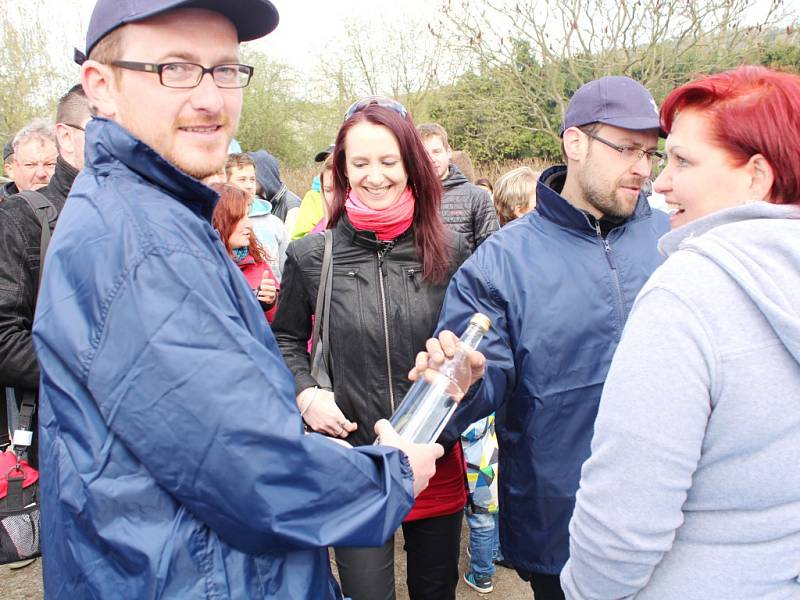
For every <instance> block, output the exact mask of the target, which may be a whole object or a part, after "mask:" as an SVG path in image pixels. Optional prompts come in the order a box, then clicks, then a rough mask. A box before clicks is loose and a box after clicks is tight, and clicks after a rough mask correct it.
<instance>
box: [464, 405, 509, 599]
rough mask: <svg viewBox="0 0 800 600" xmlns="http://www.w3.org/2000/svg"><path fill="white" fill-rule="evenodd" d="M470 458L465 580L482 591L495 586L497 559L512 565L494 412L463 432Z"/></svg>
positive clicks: (467, 459) (465, 454)
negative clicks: (500, 496) (507, 556)
mask: <svg viewBox="0 0 800 600" xmlns="http://www.w3.org/2000/svg"><path fill="white" fill-rule="evenodd" d="M461 444H462V446H463V447H464V458H465V459H466V462H467V484H468V487H469V503H468V505H467V508H466V514H467V525H468V526H469V556H470V561H469V570H468V571H467V572H466V573H464V581H465V582H466V584H467V585H468V586H470V587H471V588H472V589H474V590H476V591H477V592H479V593H481V594H488V593H489V592H491V591H492V590H493V589H494V585H493V584H492V577H493V576H494V574H495V567H494V565H495V563H497V564H501V565H502V566H509V565H508V564H506V563H505V561H504V560H503V553H502V552H501V550H500V537H499V530H498V517H499V510H498V509H499V507H498V502H497V476H498V466H497V434H496V433H495V428H494V414H491V415H489V416H488V417H484V418H483V419H481V420H480V421H476V422H475V423H473V424H472V425H470V426H469V427H468V428H467V430H466V431H465V432H464V433H462V434H461Z"/></svg>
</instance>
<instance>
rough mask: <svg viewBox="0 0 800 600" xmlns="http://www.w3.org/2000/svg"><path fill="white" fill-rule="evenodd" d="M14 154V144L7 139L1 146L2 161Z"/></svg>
mask: <svg viewBox="0 0 800 600" xmlns="http://www.w3.org/2000/svg"><path fill="white" fill-rule="evenodd" d="M12 154H14V146H13V144H12V143H11V141H10V140H9V142H8V143H7V144H6V145H5V146H3V162H5V161H7V160H8V157H9V156H11V155H12Z"/></svg>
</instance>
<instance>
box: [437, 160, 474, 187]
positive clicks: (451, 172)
mask: <svg viewBox="0 0 800 600" xmlns="http://www.w3.org/2000/svg"><path fill="white" fill-rule="evenodd" d="M465 183H469V181H467V178H466V177H465V176H464V174H463V173H462V172H461V169H459V168H458V167H457V166H455V165H454V164H453V163H450V166H449V167H448V168H447V177H445V178H444V181H442V186H443V187H444V189H446V190H449V189H450V188H454V187H456V186H458V185H463V184H465Z"/></svg>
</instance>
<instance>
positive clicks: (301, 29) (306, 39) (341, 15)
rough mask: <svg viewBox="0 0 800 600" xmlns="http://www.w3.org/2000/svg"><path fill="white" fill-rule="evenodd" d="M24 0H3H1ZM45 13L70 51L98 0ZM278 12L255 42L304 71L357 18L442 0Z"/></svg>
mask: <svg viewBox="0 0 800 600" xmlns="http://www.w3.org/2000/svg"><path fill="white" fill-rule="evenodd" d="M6 1H11V2H18V1H22V0H2V2H6ZM39 1H40V2H41V6H42V11H43V12H44V13H45V14H46V15H47V16H46V17H45V18H44V19H43V21H44V22H45V23H52V22H54V21H53V19H52V16H53V15H58V17H57V21H56V22H59V23H62V24H63V27H62V28H61V31H62V32H64V33H65V35H66V36H67V37H69V38H70V39H68V40H64V41H60V42H59V50H58V52H59V53H60V52H62V51H63V52H64V53H65V54H66V55H68V56H71V55H72V48H73V47H75V46H77V47H79V48H82V47H83V45H84V44H85V35H86V26H87V24H88V23H89V18H90V16H91V13H92V8H93V7H94V5H95V0H39ZM273 3H274V4H275V6H276V7H277V8H278V12H279V13H280V17H281V20H280V24H279V25H278V28H277V29H276V30H275V31H274V32H273V33H271V34H270V35H269V36H267V37H266V38H264V39H262V40H259V41H257V42H253V45H255V46H256V47H257V48H259V49H262V50H264V52H265V53H266V54H267V55H268V56H270V57H271V58H274V59H276V60H279V61H281V62H285V63H287V64H289V65H290V66H292V67H294V68H296V69H298V70H299V71H300V72H303V71H304V70H306V69H308V68H314V67H315V66H316V65H317V64H318V62H319V57H320V56H322V55H323V54H324V53H325V46H326V44H327V43H330V40H331V39H333V38H335V37H336V36H337V35H340V34H341V32H343V31H344V30H345V29H346V27H347V26H348V22H352V20H353V19H354V18H362V19H366V20H367V22H370V21H373V20H374V21H375V22H376V23H377V22H379V21H382V20H383V19H385V18H390V19H403V18H404V17H407V16H409V15H415V16H426V15H433V14H434V13H435V12H436V8H437V7H438V6H439V0H273Z"/></svg>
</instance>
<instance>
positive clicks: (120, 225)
mask: <svg viewBox="0 0 800 600" xmlns="http://www.w3.org/2000/svg"><path fill="white" fill-rule="evenodd" d="M277 23H278V14H277V12H276V10H275V8H274V6H273V5H272V4H271V3H270V2H269V1H267V0H218V1H214V0H199V1H193V2H176V1H172V2H168V1H163V0H162V1H156V0H99V1H98V3H97V5H96V6H95V9H94V13H93V14H92V18H91V22H90V24H89V30H88V35H87V40H86V48H85V52H83V53H78V56H77V58H78V61H79V62H80V63H82V65H81V82H82V84H83V88H84V90H85V92H86V95H87V97H88V99H89V101H90V103H91V104H92V106H93V107H94V109H95V111H96V113H97V116H96V118H94V119H93V120H92V121H91V122H90V123H89V125H88V126H87V128H86V163H85V169H84V171H83V173H82V174H81V175H80V176H79V177H78V178H77V180H76V181H75V184H74V186H73V188H72V192H71V194H70V196H69V198H68V201H67V203H66V207H65V209H64V211H63V213H62V214H61V217H60V219H59V227H58V230H57V231H56V234H55V236H54V238H53V241H52V244H51V245H50V250H49V253H48V256H47V263H46V265H45V268H44V279H43V283H42V286H41V292H40V295H39V300H38V306H37V313H36V320H35V324H34V328H33V333H34V341H35V345H36V350H37V353H38V359H39V364H40V367H41V372H42V379H41V413H40V423H41V442H40V447H41V457H40V464H41V465H42V470H41V477H42V478H41V507H42V509H41V514H42V532H43V535H42V552H43V556H44V583H45V596H46V598H48V599H55V598H64V599H69V600H75V599H77V598H132V599H133V598H136V599H138V598H176V599H177V598H180V599H181V600H186V599H200V598H280V599H289V598H291V599H300V598H309V599H310V598H313V599H319V598H322V599H333V598H340V597H341V594H340V592H339V589H338V586H337V585H336V582H335V580H334V579H333V577H332V576H331V572H330V567H329V562H328V555H327V550H326V549H325V546H329V545H344V546H350V545H352V546H365V545H378V546H379V545H381V544H383V543H384V541H385V540H386V539H387V538H388V537H389V536H390V535H391V534H392V532H393V531H394V530H395V529H396V528H397V526H398V525H399V524H400V522H401V521H402V519H403V517H404V516H405V515H406V513H407V512H408V511H409V509H410V507H411V505H412V503H413V500H414V495H415V494H416V493H418V492H419V491H420V490H421V489H422V488H424V487H425V486H426V485H427V481H428V479H429V478H430V476H431V475H432V474H433V471H434V465H435V459H436V457H438V456H440V455H441V454H442V448H441V447H440V446H438V445H436V444H430V445H415V444H407V443H405V442H403V441H402V440H400V439H399V437H398V436H397V434H396V433H395V432H394V431H393V430H392V429H391V427H390V426H389V424H388V423H387V422H385V421H384V422H383V424H379V427H380V430H379V434H380V437H381V440H382V441H383V442H384V444H390V445H393V446H396V447H397V448H401V449H402V451H398V449H397V448H391V447H387V446H386V445H382V446H371V447H369V448H356V449H353V448H351V447H349V446H347V445H346V444H344V445H339V444H337V443H336V442H334V441H331V440H330V439H328V438H324V437H322V436H320V435H318V434H311V435H304V432H303V427H302V419H301V416H300V410H298V406H297V405H296V400H295V385H294V381H293V378H292V376H291V374H290V372H289V370H288V369H287V368H286V366H285V365H284V362H283V358H282V357H281V354H280V352H279V350H278V348H277V346H276V344H275V340H274V338H273V337H272V334H271V333H270V331H269V328H268V327H267V323H266V321H265V319H264V315H263V312H262V310H261V308H260V307H259V305H258V303H257V302H256V300H255V298H254V297H253V294H252V291H251V290H250V287H249V285H248V284H247V282H246V281H245V279H244V278H243V277H242V275H241V272H240V271H239V268H238V267H237V266H236V265H235V264H234V263H233V261H231V260H230V258H229V257H228V255H227V252H226V249H225V246H224V245H223V244H222V243H221V241H220V239H219V236H218V235H217V233H216V232H215V230H214V229H213V228H212V226H211V216H212V212H213V210H214V206H215V204H216V201H217V195H216V194H215V193H214V192H213V191H212V190H210V189H209V188H207V187H206V186H205V185H203V184H202V183H200V181H199V179H201V178H203V177H205V176H207V175H210V174H212V173H215V172H217V171H219V170H220V169H221V168H222V166H223V164H224V162H225V158H226V154H227V149H228V144H229V142H230V140H231V138H232V137H233V135H234V133H235V132H236V128H237V126H238V123H239V116H240V112H241V107H242V88H243V87H244V86H246V85H247V84H248V82H249V80H250V77H251V76H252V73H253V69H252V67H250V66H248V65H243V64H240V55H239V42H240V41H243V40H249V39H254V38H257V37H260V36H262V35H265V34H267V33H268V32H270V31H272V29H274V28H275V26H276V25H277ZM301 408H303V407H301ZM305 408H307V407H305Z"/></svg>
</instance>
